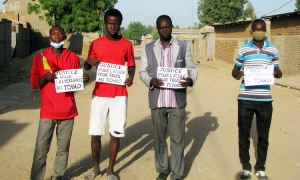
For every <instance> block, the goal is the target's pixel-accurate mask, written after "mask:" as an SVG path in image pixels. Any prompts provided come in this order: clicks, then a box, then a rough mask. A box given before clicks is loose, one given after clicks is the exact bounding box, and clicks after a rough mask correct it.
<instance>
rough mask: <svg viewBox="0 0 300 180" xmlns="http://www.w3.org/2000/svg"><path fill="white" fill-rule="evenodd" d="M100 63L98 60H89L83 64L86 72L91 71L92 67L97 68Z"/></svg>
mask: <svg viewBox="0 0 300 180" xmlns="http://www.w3.org/2000/svg"><path fill="white" fill-rule="evenodd" d="M99 63H100V61H99V60H98V59H96V58H87V60H86V61H85V62H84V63H83V66H84V68H85V69H86V70H90V69H91V68H92V66H97V65H98V64H99Z"/></svg>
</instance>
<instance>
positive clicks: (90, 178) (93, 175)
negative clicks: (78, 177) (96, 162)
mask: <svg viewBox="0 0 300 180" xmlns="http://www.w3.org/2000/svg"><path fill="white" fill-rule="evenodd" d="M97 176H101V174H98V175H96V173H94V172H93V171H91V172H89V173H88V174H87V175H86V176H84V179H83V180H93V179H95V178H96V177H97Z"/></svg>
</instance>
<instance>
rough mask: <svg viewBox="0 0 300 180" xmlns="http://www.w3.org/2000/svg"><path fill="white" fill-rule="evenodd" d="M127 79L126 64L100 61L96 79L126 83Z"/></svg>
mask: <svg viewBox="0 0 300 180" xmlns="http://www.w3.org/2000/svg"><path fill="white" fill-rule="evenodd" d="M125 79H126V66H123V65H119V64H110V63H103V62H101V63H99V65H98V68H97V75H96V81H97V82H103V83H109V84H118V85H124V82H125Z"/></svg>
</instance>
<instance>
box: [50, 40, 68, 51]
mask: <svg viewBox="0 0 300 180" xmlns="http://www.w3.org/2000/svg"><path fill="white" fill-rule="evenodd" d="M64 44H65V42H64V41H62V42H60V43H58V44H57V43H55V42H52V41H50V45H51V46H53V47H54V48H56V49H59V48H61V47H62V46H63V45H64Z"/></svg>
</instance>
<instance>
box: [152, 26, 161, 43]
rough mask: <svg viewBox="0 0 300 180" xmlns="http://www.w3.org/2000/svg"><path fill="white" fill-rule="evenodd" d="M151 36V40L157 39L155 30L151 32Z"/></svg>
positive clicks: (157, 35)
mask: <svg viewBox="0 0 300 180" xmlns="http://www.w3.org/2000/svg"><path fill="white" fill-rule="evenodd" d="M151 35H152V39H153V40H156V39H158V38H159V34H158V31H157V29H156V28H153V30H152V32H151Z"/></svg>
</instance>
